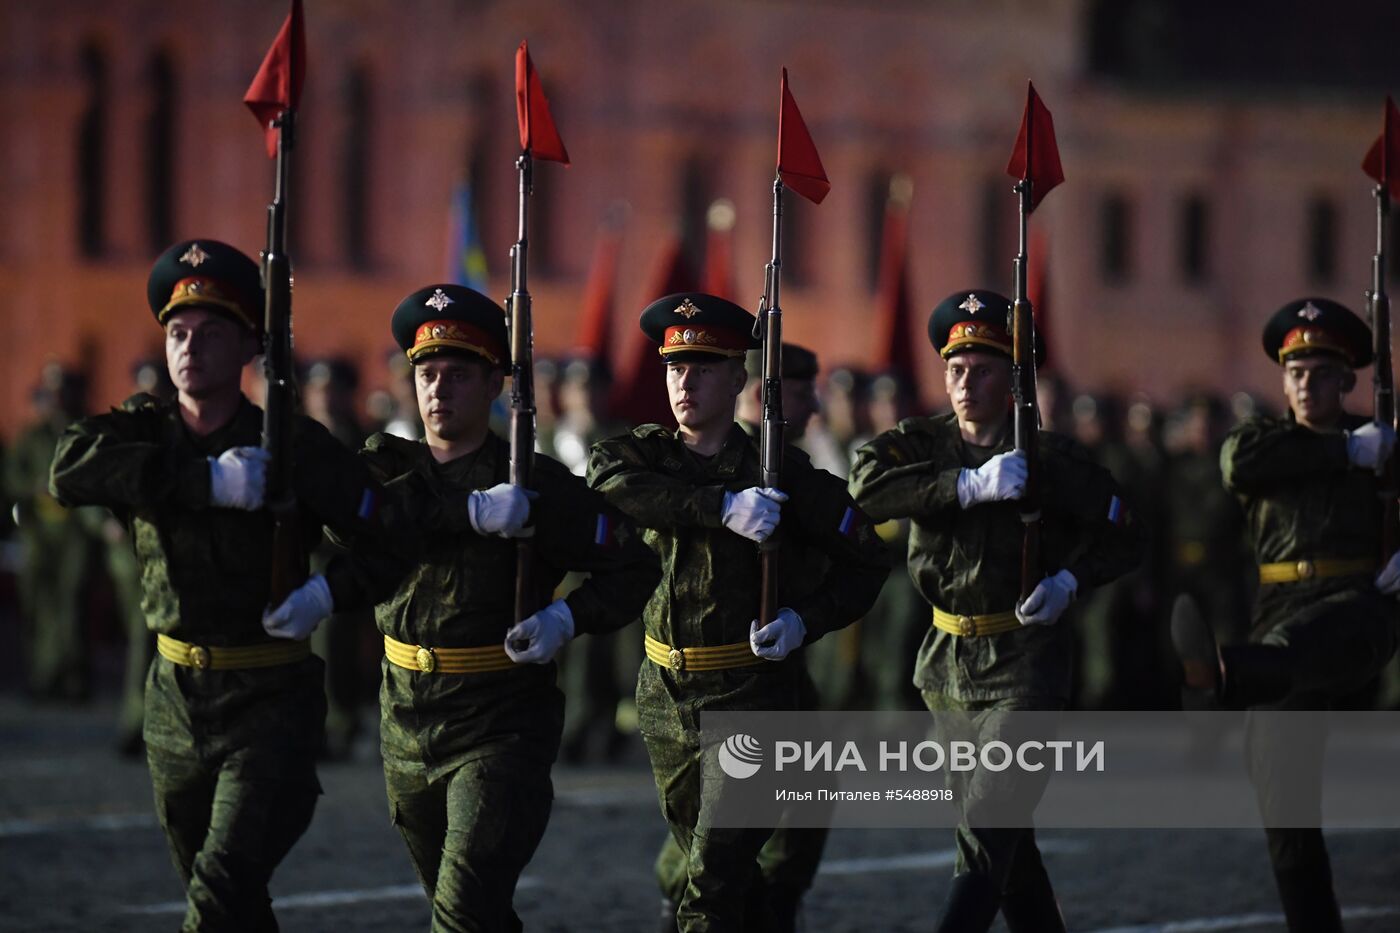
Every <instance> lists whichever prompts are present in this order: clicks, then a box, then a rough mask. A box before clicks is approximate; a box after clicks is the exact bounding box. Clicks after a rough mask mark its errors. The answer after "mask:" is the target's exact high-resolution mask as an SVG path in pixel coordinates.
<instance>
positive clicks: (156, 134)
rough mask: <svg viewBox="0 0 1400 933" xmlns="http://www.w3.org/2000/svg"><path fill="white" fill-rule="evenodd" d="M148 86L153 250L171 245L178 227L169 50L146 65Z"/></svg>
mask: <svg viewBox="0 0 1400 933" xmlns="http://www.w3.org/2000/svg"><path fill="white" fill-rule="evenodd" d="M146 86H147V88H148V96H149V100H150V110H149V111H148V112H147V114H146V139H145V146H146V157H145V159H144V163H143V164H144V170H145V174H146V178H145V183H146V243H147V245H148V246H149V247H150V250H151V252H152V253H156V252H159V251H160V250H162V249H165V247H167V246H169V245H170V241H171V240H172V239H173V238H174V229H175V195H174V192H176V191H178V190H179V186H178V184H177V179H176V176H175V173H176V171H177V169H178V167H179V165H180V160H179V159H178V158H176V151H175V147H176V146H177V145H178V143H179V138H180V136H179V133H178V132H177V127H176V122H175V121H176V112H177V111H176V88H175V64H174V62H173V60H172V59H171V57H170V53H169V52H167V51H165V50H161V51H158V52H156V53H155V54H154V55H152V56H151V59H150V62H149V63H148V64H147V66H146Z"/></svg>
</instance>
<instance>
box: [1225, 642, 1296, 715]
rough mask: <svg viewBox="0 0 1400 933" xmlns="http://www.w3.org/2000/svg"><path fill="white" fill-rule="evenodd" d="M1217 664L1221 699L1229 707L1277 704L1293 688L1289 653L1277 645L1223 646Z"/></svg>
mask: <svg viewBox="0 0 1400 933" xmlns="http://www.w3.org/2000/svg"><path fill="white" fill-rule="evenodd" d="M1220 666H1221V669H1222V670H1223V671H1224V674H1225V680H1224V682H1223V683H1222V684H1221V688H1220V698H1221V702H1222V703H1225V704H1227V705H1228V706H1230V707H1231V708H1232V709H1234V708H1239V707H1243V706H1263V705H1266V704H1269V703H1277V702H1278V701H1279V700H1282V699H1283V698H1284V697H1286V696H1287V695H1288V693H1289V691H1290V690H1292V689H1293V670H1292V668H1291V667H1290V665H1289V663H1288V654H1287V653H1286V652H1285V651H1284V649H1282V648H1280V647H1278V646H1276V645H1226V646H1225V647H1224V648H1222V649H1221V651H1220Z"/></svg>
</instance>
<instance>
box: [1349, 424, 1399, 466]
mask: <svg viewBox="0 0 1400 933" xmlns="http://www.w3.org/2000/svg"><path fill="white" fill-rule="evenodd" d="M1346 433H1347V459H1348V460H1350V461H1351V462H1352V465H1353V466H1359V467H1361V469H1363V470H1374V469H1375V468H1376V467H1377V466H1379V465H1380V464H1382V463H1385V461H1386V458H1387V457H1389V456H1390V449H1391V448H1392V447H1394V446H1395V431H1393V430H1392V429H1391V427H1390V426H1389V425H1385V424H1376V423H1375V422H1374V421H1372V422H1370V423H1369V424H1363V425H1362V426H1361V427H1359V428H1357V429H1356V430H1355V431H1348V432H1346Z"/></svg>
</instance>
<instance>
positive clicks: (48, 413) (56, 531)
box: [4, 363, 96, 701]
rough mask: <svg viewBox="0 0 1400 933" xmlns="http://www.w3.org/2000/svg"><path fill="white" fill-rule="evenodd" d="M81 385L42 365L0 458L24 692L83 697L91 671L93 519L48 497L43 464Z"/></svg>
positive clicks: (76, 409) (71, 414)
mask: <svg viewBox="0 0 1400 933" xmlns="http://www.w3.org/2000/svg"><path fill="white" fill-rule="evenodd" d="M81 386H82V382H81V380H80V379H79V378H78V377H77V376H76V374H74V373H70V372H68V371H66V370H65V369H64V368H63V367H62V366H60V365H59V364H58V363H50V364H48V365H46V366H45V367H44V373H43V380H42V384H41V386H40V387H39V389H38V390H37V391H36V392H35V394H34V402H35V410H36V414H37V415H38V417H37V419H36V420H35V422H34V423H33V424H31V425H29V427H27V428H26V429H25V430H24V432H23V433H21V434H20V436H19V437H18V438H16V440H15V445H14V447H13V448H12V449H11V450H10V451H9V453H8V455H7V456H6V458H5V464H4V466H5V475H4V481H5V487H6V493H7V495H8V497H9V498H10V499H12V500H13V501H14V503H15V511H14V515H15V519H16V523H17V525H18V531H19V535H18V537H19V541H20V546H21V548H22V550H21V553H22V555H23V563H22V564H21V569H20V573H19V579H18V581H17V582H18V584H19V597H20V607H21V609H22V610H23V618H24V626H23V633H24V642H23V644H24V662H25V668H26V671H25V674H26V677H27V680H28V688H29V694H30V696H32V697H34V698H35V699H37V700H66V701H81V700H86V699H87V698H88V697H89V696H90V695H91V692H92V672H91V670H90V666H91V664H90V657H89V651H88V643H87V633H86V631H85V625H84V621H85V620H84V618H83V612H82V604H83V601H84V596H85V595H86V593H87V583H88V578H89V571H90V570H91V567H92V561H91V557H92V553H93V543H94V538H93V533H92V529H93V526H94V525H95V524H96V516H95V515H91V514H87V515H85V514H83V513H79V512H78V511H77V510H67V509H64V508H62V507H61V506H59V504H58V503H57V502H55V501H54V498H53V496H51V495H50V494H49V489H48V485H49V484H48V479H49V465H50V464H51V463H52V462H53V454H54V448H55V446H56V445H57V444H58V440H59V438H60V437H61V436H62V435H63V431H64V429H65V427H67V425H68V424H70V423H71V422H72V420H73V419H74V418H76V417H78V416H79V415H80V414H81V408H82V406H81V401H82V390H81Z"/></svg>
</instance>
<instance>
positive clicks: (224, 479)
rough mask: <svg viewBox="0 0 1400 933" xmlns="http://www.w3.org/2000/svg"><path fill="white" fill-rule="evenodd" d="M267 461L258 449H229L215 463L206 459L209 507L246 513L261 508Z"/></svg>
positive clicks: (265, 485) (270, 457) (265, 486)
mask: <svg viewBox="0 0 1400 933" xmlns="http://www.w3.org/2000/svg"><path fill="white" fill-rule="evenodd" d="M271 459H272V454H270V453H268V452H267V451H265V450H263V449H262V448H261V447H230V448H229V449H228V450H226V451H224V452H223V453H221V454H219V458H218V459H217V460H216V459H214V458H213V457H210V458H209V504H210V505H216V506H221V507H223V508H229V509H246V510H247V511H249V512H251V511H253V510H255V509H260V508H262V504H263V490H264V489H266V488H267V462H268V461H269V460H271Z"/></svg>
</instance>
